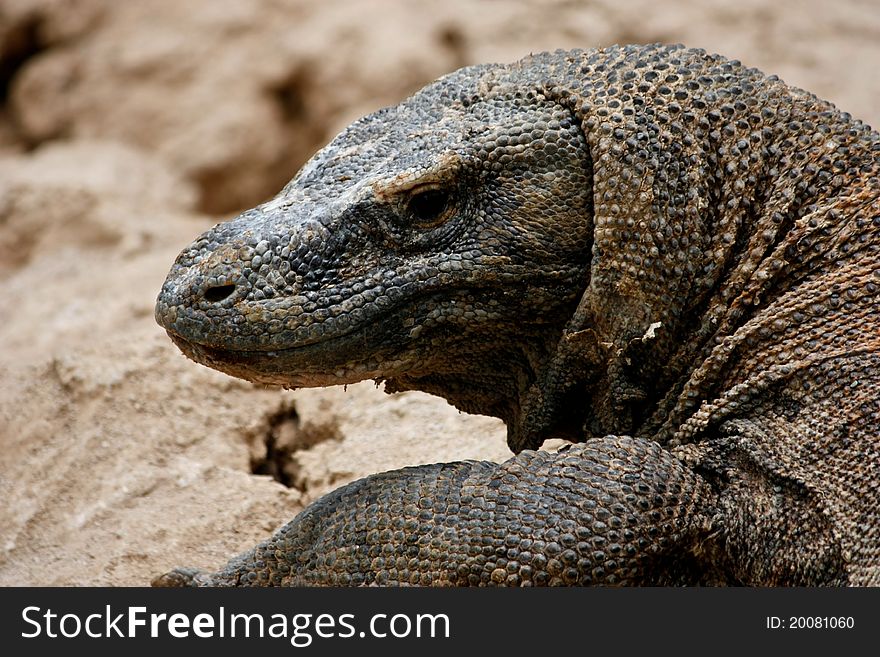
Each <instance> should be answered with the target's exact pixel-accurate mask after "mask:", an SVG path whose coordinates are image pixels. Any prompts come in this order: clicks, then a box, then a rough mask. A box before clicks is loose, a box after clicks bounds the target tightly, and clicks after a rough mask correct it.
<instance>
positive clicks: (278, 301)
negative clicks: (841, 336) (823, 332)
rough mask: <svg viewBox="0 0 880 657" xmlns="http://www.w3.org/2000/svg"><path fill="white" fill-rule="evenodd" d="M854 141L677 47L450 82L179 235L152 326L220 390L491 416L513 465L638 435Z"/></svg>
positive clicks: (803, 224) (850, 130) (860, 129)
mask: <svg viewBox="0 0 880 657" xmlns="http://www.w3.org/2000/svg"><path fill="white" fill-rule="evenodd" d="M561 55H564V56H561ZM790 116H806V117H808V118H809V121H808V122H807V123H804V124H803V125H804V126H809V127H810V131H808V132H809V134H806V133H804V134H801V135H798V134H797V133H792V130H794V129H795V128H797V129H798V130H801V131H803V130H806V128H802V127H801V124H800V123H796V124H795V123H790V122H789V121H788V120H787V119H786V117H790ZM793 126H794V127H793ZM816 126H819V127H816ZM868 131H869V128H867V127H866V126H864V125H862V124H858V125H854V124H851V122H848V118H847V117H846V116H845V115H842V114H840V113H838V112H836V110H834V108H833V106H831V105H829V104H827V103H824V102H822V101H819V100H818V99H816V98H815V97H814V96H810V95H809V94H806V93H805V92H801V91H799V90H794V89H791V88H789V87H787V86H786V85H784V83H782V82H781V81H779V80H778V79H775V78H767V77H765V76H763V75H762V74H761V73H760V72H759V71H757V70H755V69H747V68H744V67H743V66H741V65H740V64H739V63H738V62H731V61H728V60H726V59H724V58H723V57H719V56H716V55H707V54H706V53H704V52H702V51H695V50H685V49H683V48H675V47H658V46H632V47H626V48H612V49H608V50H607V51H601V50H597V51H572V52H570V53H556V54H555V55H554V54H546V53H545V54H542V55H536V56H535V57H531V58H527V59H525V60H522V61H521V62H518V63H516V64H512V65H510V66H497V65H496V66H478V67H471V68H466V69H462V70H460V71H458V72H455V73H453V74H450V75H448V76H446V77H444V78H441V79H440V80H438V81H437V82H435V83H433V84H432V85H430V86H428V87H426V88H425V89H423V90H422V91H420V92H419V93H417V94H416V95H414V96H412V97H411V98H409V99H408V100H406V101H405V102H403V103H402V104H400V105H398V106H396V107H391V108H388V109H384V110H381V111H379V112H376V113H375V114H372V115H370V116H367V117H365V118H363V119H361V120H359V121H357V122H355V123H354V124H353V125H351V126H350V127H349V128H348V129H346V130H345V131H344V132H342V134H340V135H339V136H338V137H337V138H336V139H334V140H333V141H332V142H331V143H330V144H329V145H328V146H326V147H325V148H324V149H323V150H321V151H320V152H319V153H318V154H316V155H315V156H314V157H313V158H312V159H311V160H310V161H309V162H308V163H307V164H306V165H305V166H304V167H303V169H302V170H301V171H300V173H299V174H298V175H297V176H296V177H295V178H294V179H293V180H292V181H291V182H290V183H289V184H288V185H287V186H286V187H285V188H284V189H283V190H282V191H281V193H280V194H279V195H278V196H277V197H275V198H274V199H273V200H271V201H269V202H267V203H265V204H263V205H261V206H259V207H257V208H255V209H253V210H249V211H247V212H245V213H243V214H242V215H241V216H239V217H238V218H236V219H234V220H232V221H229V222H227V223H222V224H219V225H217V226H215V227H214V228H213V229H211V230H209V231H208V232H206V233H205V234H204V235H202V236H201V237H200V238H198V239H197V240H196V241H195V242H194V243H193V244H192V245H191V246H190V247H188V248H187V249H185V250H184V251H183V253H181V255H180V256H179V257H178V259H177V261H176V263H175V264H174V266H173V267H172V269H171V273H170V274H169V276H168V279H167V281H166V282H165V285H164V287H163V288H162V292H161V294H160V295H159V300H158V304H157V306H156V318H157V320H158V321H159V323H160V324H161V325H162V326H163V327H165V329H167V331H168V333H169V334H170V335H171V337H172V338H173V340H174V341H175V343H176V344H177V345H178V346H179V347H180V348H181V349H182V350H183V351H184V353H186V354H187V355H188V356H189V357H190V358H192V359H194V360H196V361H198V362H200V363H203V364H205V365H208V366H210V367H214V368H216V369H219V370H222V371H224V372H227V373H229V374H231V375H233V376H237V377H241V378H244V379H248V380H251V381H255V382H260V383H267V384H277V385H282V386H287V387H303V386H326V385H333V384H345V383H353V382H355V381H360V380H363V379H375V380H376V381H384V382H385V389H386V390H387V391H390V392H394V391H401V390H423V391H426V392H430V393H433V394H437V395H440V396H442V397H444V398H446V399H447V400H448V401H449V402H451V403H452V404H454V405H455V406H456V407H458V408H459V409H461V410H463V411H467V412H471V413H481V414H486V415H493V416H497V417H500V418H501V419H503V420H504V421H505V422H506V423H507V427H508V442H509V444H510V446H511V448H512V449H514V451H519V450H521V449H524V448H527V447H537V446H538V445H540V443H541V442H542V441H543V439H544V438H546V437H549V436H553V435H557V436H564V437H569V438H575V439H582V438H583V437H584V436H585V435H600V436H601V435H603V434H605V433H617V434H625V433H631V434H632V435H652V436H659V435H661V434H662V432H663V431H667V432H668V431H673V430H674V428H675V427H676V426H677V425H678V423H680V422H681V421H683V419H684V417H686V416H688V415H689V414H691V413H692V412H694V411H695V410H696V408H697V406H698V404H699V400H700V398H701V396H705V395H708V394H714V393H713V388H712V386H713V385H714V382H715V381H717V379H718V377H719V376H720V375H719V372H722V371H723V369H724V367H725V363H726V362H727V361H726V360H725V359H729V358H731V357H733V356H731V354H734V351H733V350H732V349H726V348H722V347H723V345H722V342H723V340H724V339H725V337H726V336H730V335H731V334H732V333H733V331H735V330H736V329H737V327H738V326H741V325H742V324H743V322H745V321H746V320H747V319H748V318H749V317H750V316H751V315H752V314H753V310H754V309H755V308H756V307H758V305H759V304H761V303H766V302H767V301H768V299H770V298H771V297H772V296H773V295H774V294H779V293H780V290H784V287H783V286H779V285H777V284H776V283H774V281H777V279H778V278H779V277H780V276H782V275H783V274H784V275H787V276H795V275H806V274H805V273H803V272H809V271H810V268H811V267H814V266H819V265H815V264H810V263H816V262H819V261H818V260H817V259H816V258H814V257H813V256H812V255H810V254H811V253H813V251H811V250H810V249H811V248H812V247H811V244H817V243H818V242H817V241H816V240H820V239H824V238H822V235H831V234H836V233H834V231H839V230H845V229H846V226H845V225H844V224H841V223H840V222H837V221H836V220H835V216H836V215H835V214H834V213H833V212H830V211H828V210H827V209H826V210H822V209H821V208H822V207H825V206H822V205H817V203H820V201H821V197H822V195H826V196H829V197H830V196H832V195H834V194H837V193H838V191H836V190H838V189H841V185H843V181H845V178H844V176H843V175H832V173H833V172H834V171H840V172H841V173H843V172H845V171H849V170H852V171H855V170H856V169H855V167H856V166H857V163H858V162H859V161H860V160H858V158H859V157H862V156H863V154H861V151H860V149H861V148H862V147H861V146H859V143H860V142H859V141H858V140H859V139H860V135H864V134H865V133H866V132H868ZM827 134H835V135H836V137H835V138H834V139H829V138H828V137H827ZM795 137H797V139H795ZM863 141H865V143H868V142H867V141H866V140H863ZM862 150H863V149H862ZM853 175H856V174H853ZM828 207H830V206H828ZM838 207H840V208H843V207H845V205H843V204H839V206H838ZM853 212H855V211H853ZM841 226H843V228H841ZM823 231H824V232H823ZM814 250H815V249H814ZM786 267H788V269H786ZM786 272H787V273H786ZM767 321H770V320H767ZM755 326H756V328H755V330H756V331H758V330H761V331H763V330H766V331H769V332H770V334H772V332H773V331H774V330H777V329H776V328H774V327H773V326H770V325H768V326H764V325H760V326H758V325H757V324H756V325H755ZM761 327H763V328H761ZM779 330H781V329H779ZM755 336H756V339H755V340H753V339H752V338H751V337H749V338H748V339H746V340H745V343H746V344H745V346H744V347H743V348H746V347H749V345H750V344H752V343H753V342H754V344H759V343H760V340H758V339H757V338H758V337H760V336H758V335H757V334H755ZM761 339H765V338H761ZM740 342H742V340H741V341H740ZM714 345H722V346H719V349H720V351H717V353H715V355H713V356H711V357H709V358H707V354H709V353H710V351H711V350H712V348H713V346H714ZM749 348H750V347H749ZM725 349H726V350H725ZM742 353H744V352H743V351H742V350H740V353H739V355H737V356H736V357H738V358H742ZM701 362H702V363H704V365H703V366H701V367H702V369H700V370H697V366H698V364H699V363H701ZM689 376H693V380H692V381H690V383H688V385H687V386H685V385H684V382H685V381H687V380H688V377H689ZM715 392H717V391H715Z"/></svg>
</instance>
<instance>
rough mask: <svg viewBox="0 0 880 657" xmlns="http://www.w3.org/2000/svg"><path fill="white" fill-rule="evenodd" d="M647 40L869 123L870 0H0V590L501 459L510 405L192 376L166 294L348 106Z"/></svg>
mask: <svg viewBox="0 0 880 657" xmlns="http://www.w3.org/2000/svg"><path fill="white" fill-rule="evenodd" d="M649 41H664V42H683V43H686V44H688V45H692V46H699V47H703V48H706V49H707V50H711V51H714V52H721V53H723V54H726V55H728V56H731V57H735V58H738V59H740V60H742V61H744V62H746V63H747V64H750V65H754V66H758V67H759V68H761V69H763V70H765V71H766V72H770V73H776V74H778V75H780V77H782V78H783V79H785V80H786V81H788V82H790V83H793V84H795V85H797V86H801V87H804V88H806V89H809V90H810V91H813V92H815V93H817V94H818V95H820V96H823V97H825V98H828V99H830V100H832V101H833V102H835V103H837V104H838V105H839V106H840V107H842V108H844V109H846V110H847V111H849V112H851V113H852V114H854V115H855V116H857V117H859V118H862V119H864V120H866V121H867V122H868V123H871V124H872V125H875V126H876V125H878V124H880V121H878V119H880V116H878V113H880V108H878V107H877V104H876V101H875V99H876V98H877V97H878V94H880V76H877V75H876V70H875V69H876V67H877V65H878V64H880V5H878V4H877V3H874V2H870V1H868V0H865V1H859V0H849V1H846V2H837V3H827V2H823V1H820V0H811V1H808V2H775V3H768V2H763V1H760V2H759V1H757V0H739V1H738V2H736V3H730V2H729V1H728V0H723V1H721V0H718V1H712V2H705V1H697V0H692V1H689V0H667V1H666V2H663V3H657V2H655V1H654V0H650V1H648V0H645V1H642V0H639V1H634V2H627V3H623V2H619V1H618V0H602V1H594V2H572V1H562V0H559V1H553V2H550V1H547V2H525V1H516V0H495V1H494V2H477V1H470V0H442V1H440V0H438V1H436V2H435V1H431V2H424V3H411V2H406V0H394V1H390V0H382V1H380V0H359V1H358V2H356V3H353V2H327V1H326V0H299V1H289V2H283V1H281V0H238V1H233V0H227V1H226V2H216V0H189V1H188V2H179V0H145V1H143V2H136V3H135V2H131V3H129V2H125V3H123V2H114V1H113V0H0V282H2V292H0V446H2V449H0V584H2V585H144V584H147V583H148V582H149V580H150V579H151V578H152V577H153V576H155V575H156V574H158V573H161V572H163V571H165V570H168V569H169V568H171V567H173V566H176V565H193V566H200V567H206V568H213V567H217V566H218V565H220V564H222V563H224V562H225V561H226V560H227V559H228V558H229V557H230V556H232V555H234V554H236V553H237V552H240V551H242V550H243V549H245V548H247V547H249V546H251V545H252V544H254V543H255V542H256V541H258V540H260V539H262V538H264V537H266V536H267V535H268V534H269V533H270V532H272V531H273V530H274V529H276V528H277V527H279V526H280V525H282V524H284V523H285V522H287V521H288V520H289V519H290V518H292V517H293V516H294V514H296V512H297V511H299V510H300V509H302V508H303V506H304V505H305V504H307V503H308V502H309V501H311V500H313V499H315V498H316V497H317V496H319V495H321V494H323V493H325V492H327V491H329V490H332V489H333V488H335V487H336V486H339V485H342V484H344V483H346V482H348V481H351V480H353V479H355V478H358V477H362V476H364V475H367V474H370V473H373V472H378V471H381V470H386V469H391V468H397V467H403V466H406V465H414V464H419V463H430V462H435V461H446V460H457V459H467V458H478V459H493V460H502V459H504V458H507V457H508V456H509V452H508V451H507V448H506V445H505V440H504V427H503V426H502V425H501V423H500V422H499V421H497V420H494V419H491V418H485V417H476V416H466V415H461V414H459V413H457V412H456V411H455V410H454V409H452V408H451V407H450V406H448V405H447V404H446V403H445V402H444V401H442V400H440V399H437V398H432V397H428V396H426V395H421V394H416V393H405V394H401V395H394V396H391V395H385V394H384V393H383V392H382V391H381V390H380V389H377V388H376V387H375V386H374V385H373V384H372V383H370V382H365V383H361V384H358V385H353V386H349V387H348V389H347V390H344V389H341V388H330V389H318V390H300V391H295V392H285V391H280V390H275V389H267V388H262V387H258V386H254V385H251V384H248V383H245V382H242V381H238V380H234V379H231V378H229V377H226V376H224V375H222V374H219V373H217V372H214V371H211V370H208V369H206V368H204V367H201V366H198V365H196V364H194V363H192V362H190V361H188V360H186V359H185V358H184V357H183V356H182V355H181V354H180V353H179V352H177V350H176V349H175V348H174V347H173V345H172V344H171V342H170V341H169V340H168V338H167V336H165V334H164V332H163V331H162V330H161V329H160V328H159V327H158V326H157V325H156V324H155V322H154V321H153V303H154V301H155V297H156V294H157V292H158V290H159V287H160V285H161V283H162V281H163V279H164V277H165V274H166V272H167V270H168V268H169V267H170V265H171V262H172V261H173V259H174V257H175V256H176V254H177V253H178V251H179V250H180V249H181V248H183V247H184V246H185V245H186V244H188V243H189V241H190V240H191V239H192V238H193V237H195V236H196V235H197V234H198V233H200V232H201V231H203V230H204V229H206V228H207V227H209V226H210V225H211V224H212V223H215V222H217V221H221V220H223V219H226V218H229V217H230V216H233V215H234V214H235V213H236V212H237V211H239V210H241V209H244V208H246V207H248V206H250V205H253V204H256V203H259V202H261V201H263V200H266V199H267V198H269V197H271V196H272V195H273V194H274V193H275V192H277V191H278V190H279V189H280V187H281V186H282V185H283V184H284V183H285V182H286V181H287V180H288V179H289V178H290V177H292V176H293V174H294V173H295V172H296V170H297V168H298V167H299V166H300V165H301V164H302V163H303V162H304V161H305V159H307V158H308V157H309V155H311V154H312V153H313V152H314V151H315V150H316V149H317V148H319V147H320V146H321V145H322V144H323V143H325V142H326V141H327V140H328V139H329V138H330V137H332V136H333V135H334V134H335V133H336V132H337V131H338V130H339V129H341V128H342V127H344V126H345V125H346V124H347V123H349V122H350V121H351V120H353V119H354V118H356V117H358V116H359V115H362V114H364V113H366V112H369V111H372V110H374V109H376V108H378V107H381V106H383V105H387V104H392V103H394V102H396V101H398V100H400V99H401V98H403V97H405V96H406V95H407V94H408V93H411V92H412V91H414V90H415V89H417V88H419V87H420V86H422V85H423V84H425V83H426V82H429V81H430V80H432V79H433V78H435V77H437V76H439V75H442V74H443V73H446V72H448V71H451V70H453V69H455V68H457V67H459V66H463V65H466V64H470V63H477V62H487V61H511V60H514V59H517V58H519V57H521V56H523V55H525V54H528V53H529V52H535V51H540V50H546V49H555V48H571V47H593V46H601V45H608V44H611V43H630V42H649Z"/></svg>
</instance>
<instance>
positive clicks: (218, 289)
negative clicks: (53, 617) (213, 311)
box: [205, 284, 235, 303]
mask: <svg viewBox="0 0 880 657" xmlns="http://www.w3.org/2000/svg"><path fill="white" fill-rule="evenodd" d="M233 292H235V286H234V285H231V284H230V285H215V286H214V287H209V288H208V289H207V290H205V299H207V300H208V301H210V302H212V303H217V302H218V301H223V299H226V298H228V297H229V296H231V295H232V293H233Z"/></svg>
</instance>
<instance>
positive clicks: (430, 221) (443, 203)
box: [406, 186, 454, 228]
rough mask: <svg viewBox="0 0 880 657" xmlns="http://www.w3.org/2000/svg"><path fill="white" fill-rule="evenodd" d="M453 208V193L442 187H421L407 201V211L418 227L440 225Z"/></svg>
mask: <svg viewBox="0 0 880 657" xmlns="http://www.w3.org/2000/svg"><path fill="white" fill-rule="evenodd" d="M453 209H454V203H453V201H452V193H451V192H450V191H449V190H448V189H444V188H442V187H433V186H432V187H428V186H426V187H421V188H419V189H417V190H415V191H414V192H413V193H412V194H410V196H409V199H408V200H407V202H406V213H407V214H408V215H409V217H410V219H412V222H413V224H415V225H416V226H417V227H418V228H434V227H435V226H439V225H440V224H441V223H443V222H444V221H446V219H448V218H449V215H450V214H452V211H453Z"/></svg>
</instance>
